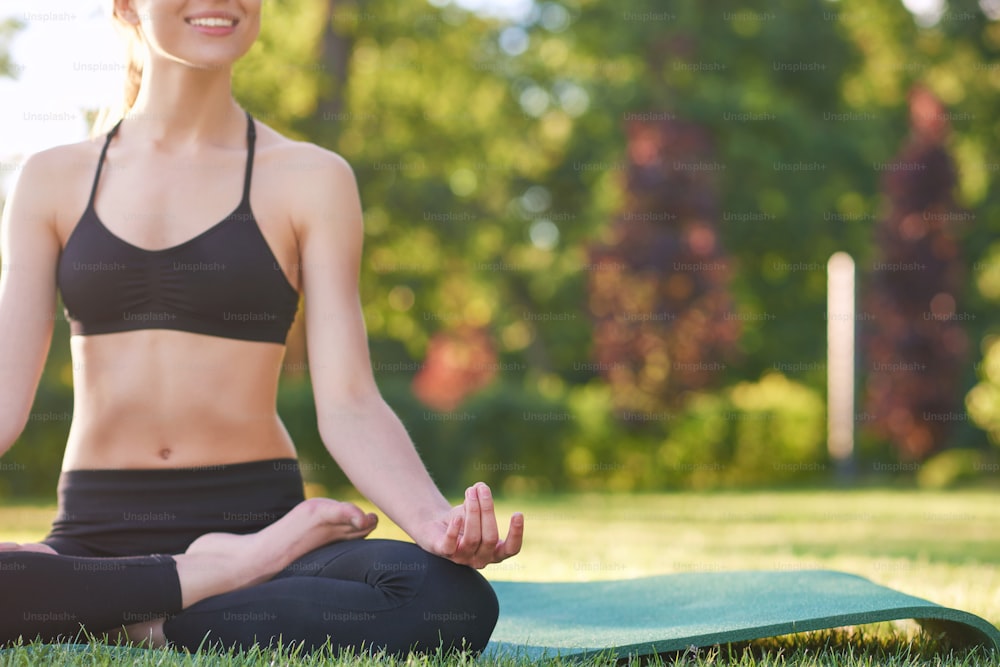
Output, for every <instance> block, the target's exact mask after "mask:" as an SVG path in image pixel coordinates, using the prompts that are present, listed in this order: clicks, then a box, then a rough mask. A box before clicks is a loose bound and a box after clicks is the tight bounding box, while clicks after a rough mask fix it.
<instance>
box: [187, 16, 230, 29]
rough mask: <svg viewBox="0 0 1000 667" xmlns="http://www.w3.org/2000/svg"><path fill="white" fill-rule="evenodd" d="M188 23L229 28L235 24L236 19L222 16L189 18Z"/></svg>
mask: <svg viewBox="0 0 1000 667" xmlns="http://www.w3.org/2000/svg"><path fill="white" fill-rule="evenodd" d="M188 23H190V24H191V25H200V26H204V27H206V28H231V27H233V26H234V25H236V21H233V20H232V19H222V18H204V19H190V20H189V21H188Z"/></svg>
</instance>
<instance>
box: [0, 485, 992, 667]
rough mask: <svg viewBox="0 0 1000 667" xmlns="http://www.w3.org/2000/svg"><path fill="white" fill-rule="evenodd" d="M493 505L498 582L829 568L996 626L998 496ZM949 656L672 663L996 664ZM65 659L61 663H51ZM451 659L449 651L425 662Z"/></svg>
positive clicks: (738, 657) (26, 513)
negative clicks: (510, 554) (499, 538)
mask: <svg viewBox="0 0 1000 667" xmlns="http://www.w3.org/2000/svg"><path fill="white" fill-rule="evenodd" d="M498 510H499V512H500V515H501V518H502V519H504V520H506V517H507V516H509V514H510V512H512V511H522V512H524V514H525V517H526V540H525V545H524V550H523V552H522V554H521V555H519V556H518V557H517V558H516V559H513V560H511V561H508V562H507V563H505V564H503V565H499V566H494V567H491V568H488V569H487V570H486V573H487V575H488V576H489V577H491V578H492V579H495V580H502V579H508V580H550V581H586V580H594V579H617V578H629V577H636V576H642V575H648V574H664V573H671V572H693V571H716V570H740V569H768V570H774V569H782V570H784V569H812V568H822V569H835V570H843V571H846V572H852V573H855V574H860V575H862V576H865V577H868V578H869V579H871V580H873V581H875V582H876V583H880V584H883V585H886V586H889V587H891V588H895V589H897V590H900V591H902V592H904V593H908V594H911V595H916V596H918V597H923V598H927V599H929V600H931V601H933V602H937V603H939V604H942V605H945V606H949V607H955V608H958V609H962V610H965V611H969V612H972V613H974V614H977V615H979V616H982V617H984V618H985V619H987V620H988V621H990V622H992V623H993V624H994V625H997V624H1000V567H998V566H1000V502H998V495H997V494H996V492H990V491H961V492H916V491H885V490H865V491H851V492H832V491H831V492H818V491H812V492H798V491H796V492H760V493H758V492H755V493H719V494H693V493H679V494H661V495H646V496H607V495H587V496H556V497H546V498H526V499H518V500H512V499H506V500H501V501H500V502H499V503H498ZM53 513H54V508H52V507H50V506H31V505H18V506H9V505H8V507H7V508H5V509H3V510H0V527H2V529H0V541H2V540H15V541H28V540H37V539H39V538H40V537H42V536H43V535H44V534H45V531H46V529H47V527H48V522H49V521H50V520H51V518H52V516H53ZM373 537H403V535H402V533H401V532H399V531H398V529H396V528H395V527H394V526H391V525H383V526H381V527H380V528H379V529H378V530H377V531H376V532H375V533H374V534H373ZM859 632H860V636H859V634H858V633H859ZM911 639H912V640H914V641H913V642H911V641H910V640H911ZM943 648H944V646H943V645H942V644H938V643H936V642H935V641H934V639H933V638H930V637H928V636H926V635H924V634H921V632H920V630H919V627H918V626H917V625H916V624H915V623H912V622H909V621H902V622H897V623H883V624H878V625H876V626H864V627H863V628H861V629H860V630H844V631H836V632H826V633H813V634H812V635H808V636H796V637H794V641H789V640H788V639H774V640H766V641H762V642H755V643H752V644H750V645H741V646H739V647H736V653H735V654H734V655H733V656H729V657H727V656H726V655H725V651H726V647H722V649H715V650H713V649H704V650H702V651H700V652H699V653H697V654H688V655H681V656H670V657H668V658H666V662H667V663H668V664H673V663H674V662H677V663H678V664H691V665H695V664H706V665H707V664H727V665H779V664H810V665H813V664H814V665H831V666H832V665H838V666H839V665H883V664H885V665H917V664H944V665H963V666H964V665H977V666H978V665H990V664H997V663H998V662H1000V656H996V655H994V656H988V657H984V656H982V655H980V654H978V653H955V654H952V655H949V654H948V653H947V652H943V651H942V649H943ZM720 651H721V653H720ZM174 655H175V656H176V657H174V658H173V659H170V660H167V661H163V660H162V658H163V656H162V655H160V654H158V653H151V654H150V655H148V656H146V657H147V658H148V660H149V664H154V663H155V664H177V665H180V664H218V661H219V660H220V659H221V656H204V657H202V656H199V657H198V659H194V658H192V657H190V656H189V657H187V658H184V656H182V655H180V654H174ZM6 657H7V659H8V660H9V661H11V662H7V663H5V662H4V661H3V659H2V658H0V664H34V660H35V659H37V658H38V657H39V655H29V654H28V653H27V652H25V651H20V652H19V653H15V654H14V655H13V656H11V655H10V654H7V656H6ZM91 657H95V656H94V655H93V654H92V655H91ZM274 658H275V656H274V655H269V654H266V653H263V654H259V655H255V656H244V657H243V658H238V659H236V660H235V661H233V662H231V663H229V664H239V665H265V664H266V665H270V664H295V665H298V664H310V663H311V662H312V660H304V659H302V660H300V659H294V658H293V659H289V658H287V656H286V657H284V658H282V657H279V659H278V661H277V662H273V663H272V660H274ZM67 659H68V658H67V656H65V655H61V656H58V657H53V658H52V660H57V661H65V660H67ZM457 661H458V659H457V658H454V657H451V658H448V659H447V660H443V661H442V660H434V659H431V660H430V661H429V663H430V664H438V663H440V662H448V663H454V662H457ZM98 662H101V660H100V659H98ZM328 662H329V661H327V664H328ZM345 662H352V663H358V664H359V663H366V662H370V660H364V659H360V658H354V659H351V660H345ZM383 662H391V661H383ZM413 662H414V661H410V663H413ZM590 662H591V663H599V662H601V661H599V660H592V661H590ZM410 663H407V664H410ZM76 664H94V663H93V662H90V661H84V662H78V663H76ZM315 664H320V662H317V663H315Z"/></svg>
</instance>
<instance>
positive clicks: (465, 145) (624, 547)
mask: <svg viewBox="0 0 1000 667" xmlns="http://www.w3.org/2000/svg"><path fill="white" fill-rule="evenodd" d="M100 4H101V3H99V2H96V1H93V0H88V1H87V2H83V1H82V0H52V2H49V3H45V5H46V7H45V9H39V7H38V4H37V3H34V2H30V1H29V0H10V2H9V4H5V6H4V7H3V8H0V12H6V13H0V21H3V19H4V18H5V17H6V18H7V19H8V20H7V23H6V24H5V27H4V28H3V29H0V72H3V75H2V76H0V100H2V102H3V103H2V104H0V119H2V120H3V125H2V130H0V197H2V194H3V192H4V191H8V190H9V187H10V186H11V184H12V182H13V179H14V178H15V177H16V175H17V173H18V170H19V165H20V163H21V161H22V160H23V158H24V157H25V156H26V155H25V153H27V152H30V151H31V150H38V149H41V148H44V147H46V146H49V145H53V144H56V143H64V142H67V141H75V140H79V139H81V138H83V137H84V136H85V134H86V130H87V127H88V122H87V121H88V119H90V118H92V116H93V113H94V112H95V111H96V109H97V107H98V106H99V104H100V103H102V102H114V101H116V98H117V95H118V93H119V91H120V77H121V76H122V65H121V60H120V56H121V54H120V50H119V46H118V44H117V42H115V38H114V36H113V34H112V32H111V31H110V29H108V21H109V19H108V16H107V14H106V13H102V12H101V11H98V10H97V8H98V7H99V5H100ZM12 8H15V9H12ZM84 8H85V9H84ZM998 18H1000V3H998V2H997V1H996V0H981V1H979V2H977V1H976V0H953V1H951V2H948V3H947V4H942V3H935V2H934V0H921V1H919V2H918V0H908V2H907V4H903V3H902V2H900V1H899V0H840V1H839V2H830V1H828V0H808V1H803V0H775V1H771V2H763V1H750V2H743V3H734V2H714V1H712V2H677V3H666V2H654V1H652V0H630V1H629V2H627V3H616V2H611V1H610V0H560V1H558V2H555V1H553V2H538V1H532V0H511V1H509V2H499V1H498V0H495V1H492V2H485V1H481V2H473V0H466V1H464V2H461V3H449V2H447V1H446V0H434V1H433V2H427V1H425V0H393V1H392V2H390V1H388V0H352V1H348V0H344V1H339V2H332V1H331V2H327V1H325V0H266V1H265V3H264V18H263V32H262V36H261V39H260V40H259V43H258V44H257V45H256V46H255V47H254V48H253V50H252V51H251V53H250V54H249V55H248V56H247V57H246V58H245V59H244V60H243V61H242V62H241V63H240V65H239V67H238V71H237V76H236V81H235V87H236V95H237V98H238V99H239V101H240V102H241V103H242V104H243V105H244V106H245V107H246V108H247V109H248V110H249V111H251V112H252V113H253V114H254V115H255V116H256V117H257V118H258V119H259V120H261V121H262V122H265V123H267V124H269V125H271V126H272V127H274V128H276V129H277V130H279V131H281V132H283V133H285V134H287V135H289V136H292V137H296V138H299V139H303V140H308V141H312V142H315V143H317V144H319V145H321V146H324V147H327V148H329V149H331V150H334V151H337V152H338V153H340V154H341V155H343V156H344V157H345V158H346V159H347V160H348V161H349V162H350V164H351V165H352V166H353V168H354V171H355V173H356V175H357V179H358V184H359V187H360V191H361V197H362V203H363V205H364V217H365V228H366V239H365V241H366V246H365V250H364V258H363V263H362V276H361V299H362V303H363V306H364V312H365V318H366V322H367V326H368V331H369V335H370V341H371V350H372V364H373V370H374V372H375V375H376V378H377V380H378V382H379V385H380V387H381V389H382V391H383V393H384V395H385V397H386V399H387V400H388V402H389V403H390V404H391V405H392V406H393V407H394V408H395V410H396V411H397V412H398V414H399V415H400V417H401V418H402V420H403V422H404V423H405V424H406V427H407V429H408V430H409V432H410V434H411V435H412V436H413V439H414V440H415V442H416V444H417V447H418V449H419V450H420V452H421V455H422V457H423V458H424V460H425V461H426V463H427V465H428V467H429V468H430V470H431V472H432V474H433V475H434V477H435V479H436V480H438V482H439V483H440V485H441V486H442V488H443V489H444V490H445V491H446V492H447V493H449V494H451V495H453V496H454V497H456V498H457V497H458V494H460V492H461V489H462V488H463V487H464V486H465V485H467V484H469V483H471V482H472V481H475V480H480V479H482V480H485V481H487V482H489V483H490V484H491V485H493V487H494V489H495V491H496V494H497V503H498V510H499V513H500V514H501V516H502V517H504V516H507V515H509V513H510V512H511V511H515V510H519V511H523V512H524V513H525V516H526V522H527V529H526V543H525V549H524V551H523V552H522V554H520V555H519V556H518V557H517V558H515V559H511V560H509V561H506V562H505V563H503V564H500V565H497V566H491V567H490V568H488V569H487V570H486V574H487V575H488V576H490V577H491V578H497V579H522V580H524V579H527V580H590V579H601V578H623V577H630V576H640V575H643V574H660V573H668V572H690V571H719V570H733V569H770V570H775V569H778V570H784V569H803V568H823V569H838V570H843V571H848V572H854V573H857V574H860V575H863V576H866V577H869V578H871V579H872V580H873V581H876V582H878V583H881V584H884V585H887V586H890V587H894V588H897V589H899V590H902V591H904V592H908V593H911V594H913V595H918V596H921V597H926V598H928V599H931V600H934V601H935V602H938V603H940V604H944V605H948V606H953V607H956V608H960V609H964V610H967V611H970V612H972V613H976V614H979V615H981V616H983V617H984V618H986V619H988V620H990V621H991V622H993V623H994V624H1000V531H998V530H997V528H996V526H997V525H1000V504H998V503H997V502H996V501H997V490H998V488H1000V484H998V480H1000V450H998V444H1000V338H997V332H998V331H1000V314H998V310H997V306H998V302H1000V240H998V234H997V232H998V231H1000V208H998V207H1000V194H998V188H997V187H996V184H997V179H998V177H1000V151H998V144H1000V114H998V113H997V111H998V109H1000V105H998V104H997V92H998V90H1000V58H998V54H1000V22H998V20H997V19H998ZM4 54H6V55H7V56H9V57H5V55H4ZM19 54H24V57H23V59H19ZM5 77H6V78H5ZM28 82H33V85H34V88H32V90H31V91H29V90H28V89H27V88H25V87H18V86H19V85H21V83H24V84H27V83H28ZM95 91H100V93H101V94H100V95H97V96H96V98H97V99H98V100H102V102H98V103H91V102H90V101H89V100H91V99H94V97H95V96H94V92H95ZM290 168H293V167H292V166H290ZM53 185H54V186H57V185H58V184H53ZM81 206H82V203H81ZM836 252H846V253H849V254H850V255H851V256H852V257H853V258H854V261H855V265H856V274H857V275H856V302H857V313H856V315H855V318H854V323H855V330H856V333H857V351H856V358H855V362H854V370H855V389H856V408H855V415H854V420H853V422H854V423H853V431H854V434H855V448H854V456H853V460H852V462H851V463H850V465H845V464H841V463H838V462H836V461H834V460H832V459H831V458H830V456H829V454H828V449H827V423H826V399H827V396H826V387H827V376H828V369H827V357H826V351H827V326H828V321H827V316H826V308H827V303H826V298H827V273H826V267H827V261H828V259H829V258H830V257H831V255H833V254H834V253H836ZM302 322H303V316H302V313H299V318H298V321H297V323H296V325H295V327H294V328H293V330H292V332H291V335H290V337H289V345H288V353H287V358H286V363H285V367H284V369H283V373H282V380H281V382H282V385H281V391H280V395H279V406H278V408H279V412H280V414H281V416H282V418H283V420H284V422H285V424H286V426H287V427H288V429H289V431H290V433H291V435H292V437H293V438H294V440H295V442H296V443H297V446H298V448H299V451H300V456H301V460H302V466H303V471H304V474H305V476H306V478H307V481H308V484H309V492H310V493H311V494H325V495H332V496H335V497H345V496H346V497H353V496H352V493H353V492H352V491H351V489H350V488H349V485H348V484H347V482H346V480H345V478H344V477H343V476H342V474H341V473H340V471H339V469H338V468H337V467H336V466H335V465H334V464H333V462H332V461H331V460H330V458H329V455H328V454H327V453H326V451H325V449H324V448H323V445H322V443H321V442H320V439H319V435H318V432H317V429H316V416H315V406H314V405H313V402H312V396H311V390H310V384H309V377H308V366H307V360H306V358H305V355H304V350H305V346H304V340H303V331H302V326H301V325H302ZM68 337H69V332H68V327H67V324H66V322H65V320H64V319H63V318H62V315H61V311H60V314H59V319H58V321H57V322H56V331H55V336H54V339H53V344H52V349H51V353H50V356H49V359H48V363H47V366H46V369H45V373H44V376H43V378H42V382H41V385H40V387H39V389H38V393H37V397H36V401H35V404H34V406H33V409H32V413H31V419H30V421H29V424H28V427H27V428H26V429H25V431H24V433H23V434H22V436H21V437H20V439H19V440H18V442H17V444H16V445H15V447H14V448H13V449H12V450H11V451H10V452H9V453H7V454H6V455H4V457H3V459H2V460H0V501H2V502H3V505H4V508H3V510H2V511H0V540H15V541H30V540H37V539H39V538H40V537H42V536H43V535H44V534H45V531H46V530H47V528H48V525H49V522H50V521H51V520H52V517H53V515H54V513H55V506H54V503H55V483H56V479H57V476H58V472H59V467H60V459H61V456H62V452H63V444H64V442H65V436H66V433H67V431H68V428H69V424H70V419H71V415H72V386H71V379H72V367H71V364H72V361H71V359H70V356H69V345H68ZM9 390H10V389H9V388H4V389H2V390H0V392H2V391H9ZM2 398H3V394H2V393H0V400H2ZM358 446H363V443H358ZM359 502H363V501H361V500H359ZM388 523H389V522H383V525H380V527H379V531H378V533H377V534H376V536H382V537H404V536H403V535H402V534H401V533H400V532H399V531H398V529H394V527H392V526H391V525H388ZM894 628H895V629H892V630H890V631H889V633H888V634H883V635H882V637H883V639H882V640H880V641H882V642H883V643H881V644H879V645H878V646H879V647H880V649H879V650H883V649H884V650H883V652H882V653H879V652H878V651H875V653H874V654H871V653H868V654H866V655H867V656H868V657H866V658H863V659H862V658H859V661H858V662H853V661H851V660H848V659H846V658H844V660H843V661H841V658H838V657H836V655H834V656H833V657H827V658H824V659H823V660H822V661H820V662H818V663H815V664H824V665H826V664H830V665H834V664H836V665H842V664H843V665H846V664H859V665H860V664H866V665H867V664H872V665H874V664H878V665H903V664H906V665H910V664H924V663H921V662H919V661H916V660H917V659H916V658H914V659H913V660H911V659H910V656H911V649H912V648H913V644H911V643H909V642H910V639H908V638H912V637H913V631H914V628H913V627H912V626H911V627H908V628H903V629H902V630H901V629H900V628H899V627H897V626H894ZM900 632H902V634H900ZM864 636H866V637H868V638H869V639H871V636H870V635H864ZM858 637H859V635H857V634H855V633H853V632H848V633H847V634H845V635H842V636H841V639H842V640H843V642H844V643H845V644H846V647H844V648H843V653H841V654H837V655H841V656H848V655H849V656H853V655H854V653H853V650H854V648H853V645H854V644H856V643H857V640H858ZM828 641H829V639H828V638H821V639H819V640H816V641H813V642H812V643H805V644H803V643H802V640H798V644H795V645H787V644H782V643H778V644H774V645H772V648H774V652H773V653H772V658H770V659H767V660H765V661H764V662H761V663H757V662H753V663H751V664H755V665H756V664H768V665H770V664H785V663H784V662H783V661H784V656H783V652H784V651H785V650H786V648H787V649H788V651H789V652H788V658H789V660H793V659H794V657H795V656H796V655H797V656H799V657H800V658H802V659H803V660H805V659H806V658H807V657H808V659H809V660H812V658H811V656H812V655H815V653H813V654H809V650H810V648H812V649H822V648H824V647H825V646H827V645H828V644H827V643H825V642H828ZM919 646H924V647H925V648H927V650H928V651H929V652H930V654H932V655H933V654H934V653H935V652H937V651H939V650H940V649H941V647H942V644H939V643H934V642H933V641H932V643H930V644H927V645H925V644H920V645H919ZM792 648H795V651H798V652H797V653H796V652H793V651H792ZM802 651H805V653H802ZM807 654H808V655H807ZM887 655H888V656H889V657H888V658H887V657H886V656H887ZM210 659H211V658H209V660H210ZM692 659H695V658H692ZM697 659H700V658H697ZM705 660H706V662H705V663H704V664H715V663H714V662H713V661H712V658H711V655H709V656H708V657H706V658H705ZM865 660H867V662H865ZM990 660H991V658H989V657H987V658H984V659H982V660H981V661H980V660H978V659H972V658H968V659H966V658H958V659H957V661H950V662H947V663H945V664H949V665H962V666H966V665H986V664H992V663H991V662H990ZM206 664H208V663H206ZM685 664H687V663H685ZM692 664H693V663H692ZM698 664H702V663H701V662H699V663H698ZM741 664H743V663H741ZM810 664H814V663H810ZM933 664H939V663H936V662H935V663H933Z"/></svg>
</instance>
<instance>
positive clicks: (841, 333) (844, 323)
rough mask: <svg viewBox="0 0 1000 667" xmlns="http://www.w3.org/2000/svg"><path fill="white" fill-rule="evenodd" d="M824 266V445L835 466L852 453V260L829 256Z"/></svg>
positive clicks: (843, 254) (847, 461)
mask: <svg viewBox="0 0 1000 667" xmlns="http://www.w3.org/2000/svg"><path fill="white" fill-rule="evenodd" d="M826 270H827V304H826V307H827V317H826V341H827V343H826V376H827V417H826V419H827V449H828V451H829V453H830V458H831V460H833V461H834V462H835V463H836V464H837V465H838V467H842V468H846V467H848V466H850V464H851V462H852V457H853V455H854V320H855V315H854V260H853V259H851V256H850V255H848V254H847V253H846V252H837V253H834V254H833V255H832V256H831V257H830V261H829V262H827V265H826Z"/></svg>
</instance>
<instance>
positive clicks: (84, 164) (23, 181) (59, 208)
mask: <svg viewBox="0 0 1000 667" xmlns="http://www.w3.org/2000/svg"><path fill="white" fill-rule="evenodd" d="M102 142H103V138H101V139H87V140H84V141H79V142H76V143H72V144H63V145H60V146H54V147H52V148H47V149H45V150H42V151H39V152H37V153H34V154H32V155H30V156H29V157H28V158H27V159H26V160H24V162H23V164H22V165H21V169H20V171H19V173H18V175H17V179H16V181H15V183H14V187H13V190H12V192H11V198H12V199H13V200H16V201H17V202H18V206H20V207H22V210H23V211H25V212H26V213H28V217H31V218H39V217H41V218H45V219H47V220H49V221H59V222H61V223H62V222H65V221H67V220H71V219H72V218H73V216H74V215H75V216H79V215H80V213H81V212H82V208H81V207H82V206H85V205H86V200H87V195H88V193H89V189H90V184H91V181H92V179H93V176H94V171H95V169H96V168H97V160H98V159H99V157H100V153H101V145H102Z"/></svg>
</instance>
